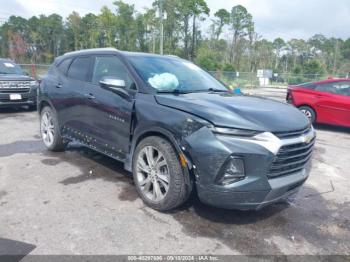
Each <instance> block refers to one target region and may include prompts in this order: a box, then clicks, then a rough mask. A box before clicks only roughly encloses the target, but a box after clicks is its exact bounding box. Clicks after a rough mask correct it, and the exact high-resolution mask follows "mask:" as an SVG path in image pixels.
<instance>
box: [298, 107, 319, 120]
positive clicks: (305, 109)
mask: <svg viewBox="0 0 350 262" xmlns="http://www.w3.org/2000/svg"><path fill="white" fill-rule="evenodd" d="M299 110H300V111H301V112H303V113H304V115H305V116H306V117H307V118H308V119H309V120H310V122H311V123H312V124H314V123H315V122H316V113H315V111H314V110H313V109H312V108H311V107H309V106H301V107H299Z"/></svg>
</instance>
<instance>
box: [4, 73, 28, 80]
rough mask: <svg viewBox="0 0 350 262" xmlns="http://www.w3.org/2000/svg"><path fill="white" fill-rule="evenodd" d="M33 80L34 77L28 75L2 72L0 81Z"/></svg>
mask: <svg viewBox="0 0 350 262" xmlns="http://www.w3.org/2000/svg"><path fill="white" fill-rule="evenodd" d="M31 80H34V79H33V78H32V77H30V76H26V75H7V74H0V81H31Z"/></svg>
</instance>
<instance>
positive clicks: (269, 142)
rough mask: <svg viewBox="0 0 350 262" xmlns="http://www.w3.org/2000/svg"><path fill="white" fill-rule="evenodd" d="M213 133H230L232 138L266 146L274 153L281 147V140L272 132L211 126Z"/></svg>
mask: <svg viewBox="0 0 350 262" xmlns="http://www.w3.org/2000/svg"><path fill="white" fill-rule="evenodd" d="M209 128H210V130H211V131H212V132H213V133H217V134H221V135H228V136H231V137H232V139H238V140H240V141H247V142H250V143H254V144H257V145H260V146H263V147H265V148H266V149H267V150H269V151H270V152H272V153H273V154H275V155H276V154H277V153H278V150H279V149H280V147H281V140H280V139H279V138H278V137H276V136H275V135H274V134H272V133H270V132H260V131H255V130H246V129H234V128H221V127H214V126H211V127H209Z"/></svg>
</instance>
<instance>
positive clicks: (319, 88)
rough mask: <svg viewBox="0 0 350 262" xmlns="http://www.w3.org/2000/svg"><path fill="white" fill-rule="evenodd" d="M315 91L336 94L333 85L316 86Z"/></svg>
mask: <svg viewBox="0 0 350 262" xmlns="http://www.w3.org/2000/svg"><path fill="white" fill-rule="evenodd" d="M315 90H317V91H320V92H327V93H335V87H334V86H333V84H332V83H326V84H319V85H317V86H316V88H315Z"/></svg>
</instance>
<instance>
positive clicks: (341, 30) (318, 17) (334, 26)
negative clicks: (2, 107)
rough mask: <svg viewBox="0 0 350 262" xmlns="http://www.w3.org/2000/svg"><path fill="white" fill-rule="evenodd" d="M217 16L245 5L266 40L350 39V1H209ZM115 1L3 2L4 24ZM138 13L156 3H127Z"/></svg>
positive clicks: (0, 1)
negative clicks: (18, 18)
mask: <svg viewBox="0 0 350 262" xmlns="http://www.w3.org/2000/svg"><path fill="white" fill-rule="evenodd" d="M206 1H207V3H208V5H209V7H210V9H211V14H212V15H213V14H214V13H215V12H216V10H218V9H220V8H226V9H227V10H231V8H232V7H233V6H235V5H237V4H241V5H244V6H245V7H246V8H247V9H248V11H249V12H250V13H251V14H252V15H253V18H254V22H255V26H256V31H257V32H258V33H259V34H260V35H262V36H263V37H265V38H268V39H274V38H276V37H282V38H284V39H291V38H304V39H305V38H309V37H311V36H313V35H314V34H317V33H321V34H324V35H326V36H329V37H330V36H333V37H340V38H344V39H346V38H350V0H206ZM112 2H113V0H98V1H97V0H73V1H72V0H0V5H1V9H0V21H1V19H4V18H7V17H9V16H10V15H21V16H24V17H30V16H32V15H39V14H46V15H48V14H51V13H58V14H60V15H61V16H63V17H66V16H67V15H68V14H69V13H71V12H72V11H73V10H75V11H78V12H79V13H80V14H86V13H90V12H92V13H98V12H99V10H100V8H101V7H102V6H103V5H107V6H109V7H110V8H113V4H112ZM124 2H127V3H131V4H135V6H136V9H137V10H138V11H142V10H143V8H144V7H147V6H151V3H152V2H153V0H124Z"/></svg>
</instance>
